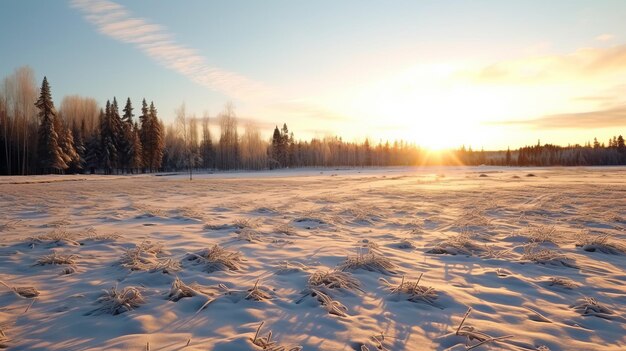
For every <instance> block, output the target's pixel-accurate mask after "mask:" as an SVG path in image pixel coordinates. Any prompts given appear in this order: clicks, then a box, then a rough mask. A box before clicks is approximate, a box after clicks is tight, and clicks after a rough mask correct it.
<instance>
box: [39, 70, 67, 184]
mask: <svg viewBox="0 0 626 351" xmlns="http://www.w3.org/2000/svg"><path fill="white" fill-rule="evenodd" d="M35 106H36V107H37V108H38V109H39V114H38V115H39V119H40V122H39V123H40V124H39V130H38V146H37V147H38V149H37V153H38V157H39V165H40V167H41V168H42V170H43V172H44V173H45V172H49V171H51V170H55V171H57V172H58V171H63V170H65V169H66V168H67V164H65V162H64V161H63V157H62V151H61V148H60V147H59V144H58V135H57V132H56V131H55V129H54V122H55V121H54V119H55V117H56V111H55V109H54V103H53V102H52V95H51V92H50V85H48V79H47V78H46V77H44V78H43V82H42V83H41V91H40V94H39V99H38V100H37V102H35Z"/></svg>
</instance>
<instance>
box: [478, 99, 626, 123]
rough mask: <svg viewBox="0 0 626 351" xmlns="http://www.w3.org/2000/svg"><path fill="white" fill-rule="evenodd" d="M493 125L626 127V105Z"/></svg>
mask: <svg viewBox="0 0 626 351" xmlns="http://www.w3.org/2000/svg"><path fill="white" fill-rule="evenodd" d="M489 124H492V125H494V124H495V125H523V126H528V127H530V128H533V129H595V128H610V127H626V105H622V106H618V107H613V108H610V109H604V110H597V111H588V112H578V113H561V114H554V115H547V116H544V117H540V118H536V119H529V120H514V121H499V122H490V123H489Z"/></svg>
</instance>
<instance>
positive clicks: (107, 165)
mask: <svg viewBox="0 0 626 351" xmlns="http://www.w3.org/2000/svg"><path fill="white" fill-rule="evenodd" d="M113 130H114V126H113V122H112V118H111V103H110V102H109V101H108V100H107V103H106V107H105V111H104V112H102V111H100V165H101V166H102V168H103V169H104V171H105V173H107V174H110V173H111V171H112V170H113V168H114V167H115V163H116V161H117V149H116V147H115V139H114V136H113V133H114V131H113Z"/></svg>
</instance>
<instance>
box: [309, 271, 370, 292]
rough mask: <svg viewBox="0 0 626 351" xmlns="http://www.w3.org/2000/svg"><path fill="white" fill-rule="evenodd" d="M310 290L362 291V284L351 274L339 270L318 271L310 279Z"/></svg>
mask: <svg viewBox="0 0 626 351" xmlns="http://www.w3.org/2000/svg"><path fill="white" fill-rule="evenodd" d="M307 284H308V286H309V289H311V288H317V289H319V288H322V287H323V288H326V289H345V290H361V288H360V287H361V283H360V282H359V281H358V280H357V279H356V278H354V277H352V275H351V274H349V273H345V272H342V271H337V270H325V271H316V272H314V273H313V274H311V276H310V277H309V280H308V283H307Z"/></svg>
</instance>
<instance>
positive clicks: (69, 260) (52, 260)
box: [35, 252, 78, 266]
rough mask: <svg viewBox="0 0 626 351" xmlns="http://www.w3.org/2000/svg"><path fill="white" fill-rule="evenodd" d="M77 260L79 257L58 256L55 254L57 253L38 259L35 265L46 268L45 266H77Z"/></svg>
mask: <svg viewBox="0 0 626 351" xmlns="http://www.w3.org/2000/svg"><path fill="white" fill-rule="evenodd" d="M76 258H78V256H77V255H58V254H57V253H56V252H55V253H52V254H50V255H44V256H41V257H40V258H39V259H37V262H36V263H35V265H37V266H45V265H48V264H51V265H61V264H67V265H75V264H76Z"/></svg>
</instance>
